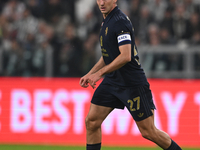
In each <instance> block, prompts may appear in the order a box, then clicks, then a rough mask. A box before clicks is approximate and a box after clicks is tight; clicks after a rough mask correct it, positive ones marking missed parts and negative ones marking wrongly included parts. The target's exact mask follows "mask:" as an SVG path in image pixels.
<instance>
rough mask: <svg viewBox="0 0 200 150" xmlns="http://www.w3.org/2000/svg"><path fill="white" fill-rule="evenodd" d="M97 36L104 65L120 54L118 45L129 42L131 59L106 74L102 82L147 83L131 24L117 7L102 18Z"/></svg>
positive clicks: (135, 84)
mask: <svg viewBox="0 0 200 150" xmlns="http://www.w3.org/2000/svg"><path fill="white" fill-rule="evenodd" d="M99 38H100V45H101V51H102V56H103V59H104V62H105V64H106V65H108V64H110V63H111V62H112V61H113V60H114V59H115V58H116V57H117V56H118V55H119V54H120V51H119V47H120V46H122V45H125V44H131V61H130V62H128V63H127V64H126V65H124V66H123V67H121V68H120V69H118V70H116V71H113V72H111V73H109V74H106V75H105V78H104V81H103V82H106V83H109V84H112V85H118V86H132V87H134V86H140V85H144V84H146V83H148V82H147V79H146V76H145V73H144V71H143V69H142V68H141V65H140V63H139V57H138V51H137V47H136V45H135V39H134V29H133V26H132V24H131V21H130V20H129V18H128V17H127V16H126V15H125V14H124V13H123V12H122V11H121V10H120V9H119V8H118V7H115V8H114V9H113V10H112V11H111V12H110V13H109V15H108V16H107V17H106V18H105V19H104V20H103V23H102V27H101V31H100V36H99Z"/></svg>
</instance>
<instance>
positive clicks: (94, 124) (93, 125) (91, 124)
mask: <svg viewBox="0 0 200 150" xmlns="http://www.w3.org/2000/svg"><path fill="white" fill-rule="evenodd" d="M85 126H86V130H90V131H95V130H97V129H98V128H100V127H101V124H100V123H98V120H92V119H90V118H89V117H86V118H85Z"/></svg>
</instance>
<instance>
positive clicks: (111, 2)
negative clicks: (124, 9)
mask: <svg viewBox="0 0 200 150" xmlns="http://www.w3.org/2000/svg"><path fill="white" fill-rule="evenodd" d="M116 2H117V0H97V5H98V6H99V9H100V11H101V13H102V14H103V16H104V17H106V16H107V15H108V14H109V13H110V12H111V11H112V10H113V9H114V8H115V6H116Z"/></svg>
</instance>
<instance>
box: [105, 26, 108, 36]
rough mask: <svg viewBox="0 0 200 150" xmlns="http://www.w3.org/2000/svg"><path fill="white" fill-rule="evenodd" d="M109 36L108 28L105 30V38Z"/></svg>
mask: <svg viewBox="0 0 200 150" xmlns="http://www.w3.org/2000/svg"><path fill="white" fill-rule="evenodd" d="M107 34H108V27H107V28H106V30H105V36H107Z"/></svg>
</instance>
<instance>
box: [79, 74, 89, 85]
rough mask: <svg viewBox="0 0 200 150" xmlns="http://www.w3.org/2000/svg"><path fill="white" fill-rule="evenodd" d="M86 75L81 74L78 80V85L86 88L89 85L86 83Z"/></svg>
mask: <svg viewBox="0 0 200 150" xmlns="http://www.w3.org/2000/svg"><path fill="white" fill-rule="evenodd" d="M88 83H89V82H88V77H87V76H86V75H85V76H83V77H82V78H81V79H80V81H79V85H80V86H81V87H84V88H87V87H88V86H89V85H88Z"/></svg>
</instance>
